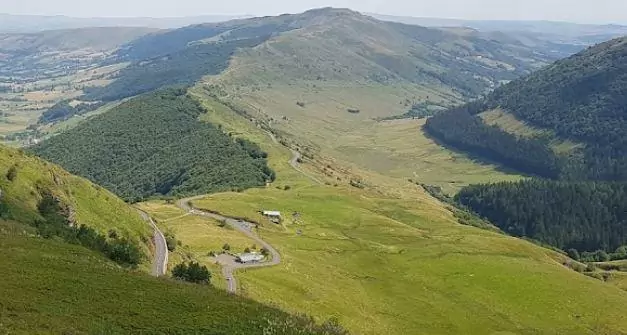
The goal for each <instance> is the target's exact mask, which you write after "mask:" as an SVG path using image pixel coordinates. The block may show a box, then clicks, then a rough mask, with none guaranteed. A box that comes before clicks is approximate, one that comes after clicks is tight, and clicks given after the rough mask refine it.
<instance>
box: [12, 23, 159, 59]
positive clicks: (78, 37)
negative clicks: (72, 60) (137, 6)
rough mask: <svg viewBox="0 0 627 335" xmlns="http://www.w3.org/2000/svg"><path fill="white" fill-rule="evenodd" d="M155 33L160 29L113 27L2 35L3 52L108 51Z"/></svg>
mask: <svg viewBox="0 0 627 335" xmlns="http://www.w3.org/2000/svg"><path fill="white" fill-rule="evenodd" d="M154 31H156V29H150V28H127V27H111V28H83V29H71V30H49V31H43V32H39V33H29V34H0V53H8V52H16V53H17V52H19V53H21V54H24V53H38V52H50V51H72V50H77V49H88V50H92V51H108V50H112V49H115V48H116V47H118V46H121V45H123V44H125V43H128V42H130V41H132V40H134V39H136V38H138V37H140V36H142V35H145V34H148V33H150V32H154Z"/></svg>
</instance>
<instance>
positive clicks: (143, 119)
mask: <svg viewBox="0 0 627 335" xmlns="http://www.w3.org/2000/svg"><path fill="white" fill-rule="evenodd" d="M205 112H206V111H205V110H204V109H203V108H202V107H201V106H200V105H199V104H198V103H197V102H196V101H194V100H192V99H191V98H189V97H187V96H186V93H185V90H183V89H180V90H176V89H169V90H164V91H159V92H155V93H150V94H147V95H145V96H140V97H137V98H134V99H131V100H129V101H127V102H125V103H123V104H121V105H119V106H118V107H115V108H113V109H112V110H111V111H109V112H107V113H105V114H103V115H99V116H96V117H94V118H93V119H90V120H88V121H87V122H83V123H82V124H80V125H78V126H77V127H76V128H74V129H71V130H68V131H67V132H64V133H62V134H60V135H58V136H55V137H53V138H51V139H49V140H47V141H44V142H43V143H41V144H40V145H37V146H35V147H34V148H33V151H34V152H35V153H37V154H38V155H40V156H41V157H44V158H46V159H48V160H50V161H52V162H56V163H58V164H61V165H62V166H64V167H65V168H67V169H68V170H69V171H71V172H73V173H76V174H78V175H81V176H84V177H86V178H89V179H91V180H92V181H94V182H96V183H98V184H100V185H102V186H104V187H105V188H107V189H109V190H111V191H113V192H114V193H116V194H118V195H119V196H121V197H123V198H124V199H126V200H128V201H133V202H135V201H139V200H142V199H145V198H148V197H151V196H156V195H172V196H189V195H197V194H203V193H211V192H219V191H229V190H241V189H245V188H250V187H256V186H264V185H265V184H266V182H268V181H272V180H273V179H274V172H273V171H272V170H271V169H270V168H268V166H267V165H266V160H265V158H266V156H267V154H266V153H264V152H262V151H261V149H259V147H257V146H256V145H255V144H253V143H250V142H247V141H243V140H239V141H234V140H233V139H231V138H230V137H229V136H228V135H227V134H224V133H223V132H222V130H221V129H218V128H217V127H215V126H213V125H211V124H209V123H205V122H201V121H199V120H198V118H199V117H200V116H201V115H202V114H204V113H205Z"/></svg>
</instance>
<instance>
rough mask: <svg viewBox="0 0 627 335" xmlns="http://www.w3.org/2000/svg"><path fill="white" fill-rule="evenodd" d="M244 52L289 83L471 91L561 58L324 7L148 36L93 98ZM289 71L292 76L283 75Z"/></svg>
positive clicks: (190, 76) (145, 87) (264, 71)
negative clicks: (340, 82)
mask: <svg viewBox="0 0 627 335" xmlns="http://www.w3.org/2000/svg"><path fill="white" fill-rule="evenodd" d="M264 42H267V43H264ZM237 54H241V55H242V57H239V61H240V62H242V61H243V62H244V63H245V64H242V65H236V66H247V67H250V68H251V69H250V70H258V71H261V72H260V73H254V74H255V75H254V76H253V77H254V78H249V80H252V79H259V78H257V77H258V76H257V74H261V75H262V76H266V77H267V76H270V77H272V78H274V79H287V80H289V78H301V79H308V80H317V81H329V80H343V81H359V82H370V83H382V84H391V83H414V84H426V85H427V86H445V87H447V88H448V89H450V90H453V91H455V92H458V93H459V94H462V95H468V96H477V95H478V94H481V93H483V92H485V91H486V89H489V88H492V87H494V86H495V85H496V84H498V83H500V82H501V81H503V80H512V79H515V78H517V77H518V76H520V75H521V74H525V73H528V72H529V71H530V70H531V69H534V68H536V67H538V66H542V65H545V64H547V62H548V61H549V60H553V59H554V58H552V56H551V55H546V54H542V53H541V52H537V51H535V50H532V48H528V47H525V46H523V45H522V44H520V43H517V42H516V43H509V42H508V41H507V40H506V39H502V40H498V41H497V40H495V39H493V38H486V37H483V36H481V35H479V34H457V33H451V32H446V31H443V30H438V29H428V28H422V27H418V26H409V25H402V24H397V23H391V22H382V21H378V20H376V19H374V18H371V17H369V16H365V15H361V14H359V13H356V12H352V11H350V10H341V9H331V8H325V9H318V10H311V11H308V12H305V13H302V14H296V15H282V16H278V17H263V18H253V19H247V20H236V21H230V22H226V23H217V24H204V25H194V26H189V27H185V28H181V29H177V30H172V31H166V32H162V33H156V34H149V35H146V36H144V37H142V38H139V39H137V40H135V41H132V42H130V43H128V44H127V45H125V46H124V47H123V48H121V49H120V50H119V51H118V52H117V53H116V55H115V56H116V59H117V61H130V62H131V63H132V64H131V66H129V67H128V68H127V69H124V70H123V71H121V73H120V76H119V77H118V80H117V81H116V82H114V83H112V84H111V85H110V86H109V87H106V88H103V89H97V90H94V91H89V92H88V94H87V96H88V97H89V98H90V99H92V100H107V101H111V100H115V99H119V98H125V97H129V96H132V95H135V94H139V93H144V92H148V91H150V90H154V89H157V88H159V87H163V86H166V85H172V84H183V83H184V84H191V83H193V82H195V81H197V80H198V79H200V76H202V75H216V74H219V73H220V72H222V71H223V70H224V69H225V68H226V67H227V65H228V62H229V60H230V59H231V57H232V56H233V55H237ZM245 59H248V61H245ZM287 69H289V71H291V72H294V73H289V75H288V76H285V74H284V73H283V72H284V71H286V70H287ZM252 74H253V73H247V74H245V75H252ZM255 83H257V84H265V82H262V83H260V82H259V81H255Z"/></svg>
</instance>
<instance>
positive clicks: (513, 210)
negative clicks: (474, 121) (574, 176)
mask: <svg viewBox="0 0 627 335" xmlns="http://www.w3.org/2000/svg"><path fill="white" fill-rule="evenodd" d="M455 200H457V201H458V202H459V203H460V204H461V205H463V206H466V207H467V208H469V209H471V210H472V211H474V212H476V213H478V214H479V215H481V216H483V217H485V218H487V219H488V220H490V221H491V222H492V223H493V224H495V225H496V226H498V227H499V228H501V229H502V230H503V231H505V232H507V233H509V234H511V235H513V236H519V237H529V238H532V239H534V240H538V241H541V242H543V243H547V244H549V245H552V246H554V247H557V248H560V249H562V250H569V249H574V250H577V251H578V252H580V253H582V252H595V251H597V250H602V251H604V252H614V251H615V250H616V249H618V248H620V247H621V246H624V245H627V184H625V183H610V182H562V181H552V180H541V179H530V180H524V181H520V182H505V183H498V184H484V185H471V186H468V187H466V188H464V189H462V190H461V191H460V192H459V194H457V195H456V197H455Z"/></svg>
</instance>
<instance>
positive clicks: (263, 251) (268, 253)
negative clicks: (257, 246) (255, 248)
mask: <svg viewBox="0 0 627 335" xmlns="http://www.w3.org/2000/svg"><path fill="white" fill-rule="evenodd" d="M261 254H262V255H264V256H268V255H270V250H268V249H267V248H265V247H264V248H261Z"/></svg>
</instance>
